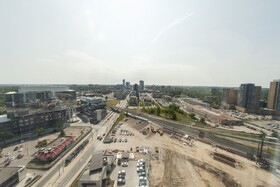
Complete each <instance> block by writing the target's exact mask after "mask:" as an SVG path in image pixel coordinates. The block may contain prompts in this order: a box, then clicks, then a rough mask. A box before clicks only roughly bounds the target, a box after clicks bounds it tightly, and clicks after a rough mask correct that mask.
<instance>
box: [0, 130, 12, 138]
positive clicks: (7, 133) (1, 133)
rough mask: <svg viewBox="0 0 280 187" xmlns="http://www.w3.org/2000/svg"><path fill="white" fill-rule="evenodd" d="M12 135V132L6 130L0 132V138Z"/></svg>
mask: <svg viewBox="0 0 280 187" xmlns="http://www.w3.org/2000/svg"><path fill="white" fill-rule="evenodd" d="M12 137H13V134H12V133H10V132H7V131H4V132H0V140H8V139H10V138H12Z"/></svg>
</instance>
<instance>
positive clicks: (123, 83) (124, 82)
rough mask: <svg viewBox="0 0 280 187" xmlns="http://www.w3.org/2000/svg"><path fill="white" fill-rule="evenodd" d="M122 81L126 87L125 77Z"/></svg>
mask: <svg viewBox="0 0 280 187" xmlns="http://www.w3.org/2000/svg"><path fill="white" fill-rule="evenodd" d="M122 82H123V87H125V79H123V80H122Z"/></svg>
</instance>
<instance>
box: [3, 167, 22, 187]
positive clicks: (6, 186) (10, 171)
mask: <svg viewBox="0 0 280 187" xmlns="http://www.w3.org/2000/svg"><path fill="white" fill-rule="evenodd" d="M0 176H1V177H0V187H14V186H16V185H17V184H18V183H19V182H20V181H22V180H23V179H24V178H25V177H26V168H25V166H19V167H0Z"/></svg>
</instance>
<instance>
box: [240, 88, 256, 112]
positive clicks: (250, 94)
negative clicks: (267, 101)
mask: <svg viewBox="0 0 280 187" xmlns="http://www.w3.org/2000/svg"><path fill="white" fill-rule="evenodd" d="M260 94H261V87H260V86H255V84H241V85H240V87H239V91H238V100H237V105H238V106H239V107H242V108H245V109H259V100H260Z"/></svg>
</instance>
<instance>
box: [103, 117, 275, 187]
mask: <svg viewBox="0 0 280 187" xmlns="http://www.w3.org/2000/svg"><path fill="white" fill-rule="evenodd" d="M123 123H124V124H123V125H122V126H121V127H120V128H119V129H126V130H128V131H129V132H132V133H134V136H123V135H119V132H120V130H119V129H118V131H117V134H116V136H115V137H117V138H123V137H124V138H127V140H128V142H126V143H124V142H120V143H111V144H104V148H105V149H112V150H114V149H119V150H124V151H129V150H130V149H131V148H133V150H134V151H135V147H136V146H139V147H141V146H144V147H149V150H150V163H149V164H150V168H151V170H150V173H149V183H150V186H151V187H173V186H175V187H186V186H198V187H209V186H214V187H224V186H229V187H234V186H244V187H251V186H252V187H256V186H258V187H260V186H269V187H274V186H275V187H277V186H280V178H279V177H277V176H275V175H274V174H272V173H270V172H268V171H265V170H263V169H260V168H258V167H257V166H256V164H255V162H253V161H250V160H247V159H246V158H243V157H240V156H238V155H234V154H232V153H228V152H226V151H224V150H220V149H217V148H215V147H212V146H211V145H208V144H204V143H202V142H198V141H195V142H194V143H193V145H192V146H189V145H184V144H183V142H181V141H179V140H176V139H174V138H170V135H168V134H164V135H163V136H160V135H159V134H158V133H155V134H154V133H151V132H149V133H148V134H147V135H143V134H141V133H140V130H141V129H142V128H145V127H147V126H150V125H152V126H153V127H154V128H155V129H157V128H159V126H156V125H155V124H147V123H146V124H145V123H144V124H143V123H140V124H139V120H134V119H131V118H129V119H128V121H125V122H123ZM155 147H158V148H159V153H156V152H155ZM214 152H218V153H221V154H224V155H226V156H228V157H231V158H233V159H235V160H236V161H237V163H238V166H237V167H235V168H234V167H232V166H229V165H227V164H224V163H222V162H220V161H217V160H214V159H213V157H212V156H211V155H212V154H213V153H214Z"/></svg>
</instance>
